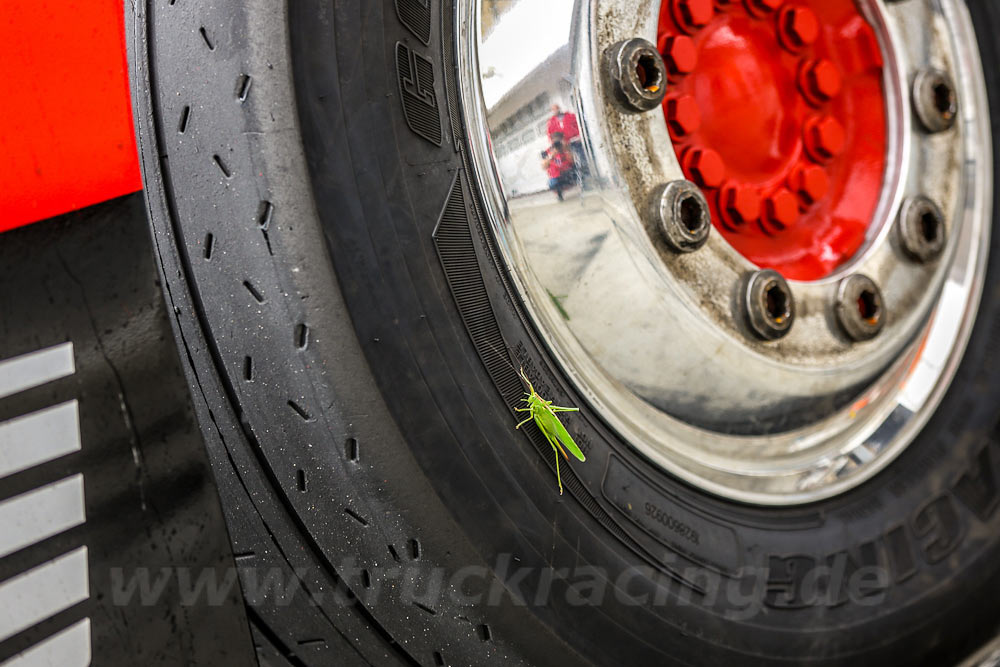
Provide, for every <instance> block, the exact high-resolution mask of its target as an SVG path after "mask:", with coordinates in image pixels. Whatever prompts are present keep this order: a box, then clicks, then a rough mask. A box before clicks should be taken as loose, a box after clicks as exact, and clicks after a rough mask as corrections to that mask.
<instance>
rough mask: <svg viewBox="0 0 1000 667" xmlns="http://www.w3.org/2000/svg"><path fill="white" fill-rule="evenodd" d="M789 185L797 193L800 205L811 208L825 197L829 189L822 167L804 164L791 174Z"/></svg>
mask: <svg viewBox="0 0 1000 667" xmlns="http://www.w3.org/2000/svg"><path fill="white" fill-rule="evenodd" d="M791 185H792V188H793V189H794V190H795V191H796V192H798V193H799V197H800V198H801V199H802V203H803V204H804V205H805V206H811V205H812V204H815V203H816V202H817V201H819V200H820V199H822V198H823V197H824V195H826V191H827V190H828V189H829V188H830V179H829V177H828V176H827V175H826V169H824V168H823V167H821V166H819V165H817V164H806V165H803V166H801V167H799V168H798V169H796V170H795V172H794V173H793V174H792V180H791Z"/></svg>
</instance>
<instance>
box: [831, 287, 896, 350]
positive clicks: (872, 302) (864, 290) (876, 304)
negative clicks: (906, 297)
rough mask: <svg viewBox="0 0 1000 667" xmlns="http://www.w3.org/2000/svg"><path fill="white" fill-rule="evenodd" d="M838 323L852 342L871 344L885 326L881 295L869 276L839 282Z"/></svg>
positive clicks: (836, 308) (836, 306)
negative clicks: (865, 341) (864, 341)
mask: <svg viewBox="0 0 1000 667" xmlns="http://www.w3.org/2000/svg"><path fill="white" fill-rule="evenodd" d="M835 310H836V313H837V321H838V322H840V326H841V328H843V330H844V333H846V334H847V335H848V337H850V338H851V339H852V340H856V341H862V340H869V339H871V338H874V337H875V336H877V335H878V333H879V332H880V331H881V330H882V325H883V324H885V305H884V304H883V301H882V291H881V290H880V289H879V288H878V285H876V284H875V282H874V281H873V280H872V279H871V278H869V277H868V276H864V275H861V274H860V273H855V274H854V275H851V276H848V277H846V278H844V279H843V280H841V281H840V284H839V285H838V286H837V302H836V305H835Z"/></svg>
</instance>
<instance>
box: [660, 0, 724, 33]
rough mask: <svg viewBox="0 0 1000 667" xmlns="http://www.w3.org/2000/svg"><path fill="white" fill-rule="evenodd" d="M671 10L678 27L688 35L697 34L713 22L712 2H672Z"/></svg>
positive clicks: (673, 0) (713, 9)
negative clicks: (699, 29) (700, 29)
mask: <svg viewBox="0 0 1000 667" xmlns="http://www.w3.org/2000/svg"><path fill="white" fill-rule="evenodd" d="M671 9H672V13H673V15H674V20H675V21H676V22H677V25H678V26H679V27H680V29H681V30H683V31H684V32H686V33H692V32H696V31H697V30H698V28H703V27H704V26H706V25H708V22H709V21H711V20H712V15H713V14H714V13H715V7H713V6H712V0H672V2H671Z"/></svg>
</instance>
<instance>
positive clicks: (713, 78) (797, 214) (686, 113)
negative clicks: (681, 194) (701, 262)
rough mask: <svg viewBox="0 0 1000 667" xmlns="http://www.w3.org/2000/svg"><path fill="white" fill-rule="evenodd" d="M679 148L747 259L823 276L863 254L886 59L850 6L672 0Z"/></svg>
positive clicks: (881, 150)
mask: <svg viewBox="0 0 1000 667" xmlns="http://www.w3.org/2000/svg"><path fill="white" fill-rule="evenodd" d="M659 49H660V51H661V53H663V54H664V56H665V61H666V63H667V69H668V76H669V79H670V86H669V89H668V93H667V97H666V99H665V100H664V112H665V114H666V117H667V125H668V128H669V130H670V136H671V138H672V140H673V143H674V150H675V152H676V153H677V156H678V158H679V160H680V163H681V166H682V168H683V169H684V172H685V175H686V176H687V178H689V179H690V180H692V181H694V182H695V183H697V184H698V186H699V187H701V189H702V191H703V192H704V193H705V195H706V197H707V198H708V201H709V205H710V207H711V209H712V221H713V224H714V225H715V226H716V228H717V229H718V230H719V232H720V233H721V234H722V235H723V236H724V237H725V238H726V239H727V240H728V241H729V242H730V243H731V244H732V245H733V246H734V247H735V248H736V249H737V250H738V251H739V252H740V253H742V254H743V255H744V256H745V257H746V258H747V259H749V260H750V261H752V262H753V263H754V264H757V265H758V266H760V267H764V268H772V269H775V270H777V271H779V272H781V273H782V274H783V275H784V276H785V277H786V278H791V279H797V280H815V279H818V278H821V277H823V276H825V275H827V274H829V273H830V272H832V271H833V270H834V269H835V268H836V267H837V266H838V265H840V264H842V263H843V262H844V261H845V260H847V259H849V258H850V257H851V256H852V255H853V254H854V253H855V252H856V251H857V250H858V248H859V247H860V246H861V244H862V243H863V241H864V238H865V232H866V230H867V227H868V224H869V222H870V220H871V217H872V214H873V213H874V211H875V207H876V205H877V203H878V197H879V193H880V190H881V185H882V177H883V172H884V170H885V160H886V122H885V99H884V94H883V90H882V58H881V53H880V51H879V47H878V42H877V39H876V37H875V33H874V31H873V30H872V28H871V26H870V25H869V24H868V23H867V22H866V21H865V19H864V18H863V17H862V16H861V14H860V13H859V12H858V9H857V7H856V6H855V4H854V2H853V1H852V0H789V1H788V2H783V1H782V0H743V1H742V2H741V1H740V0H663V2H662V5H661V12H660V29H659Z"/></svg>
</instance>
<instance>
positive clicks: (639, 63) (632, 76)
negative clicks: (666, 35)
mask: <svg viewBox="0 0 1000 667" xmlns="http://www.w3.org/2000/svg"><path fill="white" fill-rule="evenodd" d="M604 61H605V62H604V68H605V71H606V73H607V77H608V78H607V82H608V85H609V86H610V87H611V89H612V90H613V91H614V95H615V98H616V99H617V100H618V103H619V104H621V105H622V107H623V108H624V109H626V110H627V111H632V112H640V111H649V110H650V109H655V108H656V107H657V106H659V104H660V103H661V102H663V96H664V95H665V94H666V92H667V89H666V84H667V70H666V66H665V65H664V64H663V58H661V57H660V54H659V53H658V52H657V50H656V47H655V46H653V45H652V44H650V43H649V42H647V41H646V40H644V39H639V38H635V39H627V40H625V41H623V42H618V43H617V44H613V45H612V46H610V47H608V50H607V51H605V55H604Z"/></svg>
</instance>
